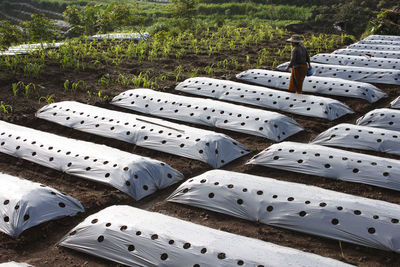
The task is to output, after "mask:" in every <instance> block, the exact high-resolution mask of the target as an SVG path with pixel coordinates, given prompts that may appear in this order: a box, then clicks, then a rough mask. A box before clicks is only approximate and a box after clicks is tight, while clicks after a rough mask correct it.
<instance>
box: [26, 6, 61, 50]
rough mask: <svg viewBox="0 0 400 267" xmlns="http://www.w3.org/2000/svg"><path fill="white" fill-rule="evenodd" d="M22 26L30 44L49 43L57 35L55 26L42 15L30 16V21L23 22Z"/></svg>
mask: <svg viewBox="0 0 400 267" xmlns="http://www.w3.org/2000/svg"><path fill="white" fill-rule="evenodd" d="M22 26H23V28H24V30H25V32H26V34H27V37H28V40H29V41H31V42H40V43H43V42H51V41H53V40H54V39H55V38H56V36H57V35H58V32H57V30H58V29H57V26H56V25H55V24H54V23H53V22H52V21H51V20H50V19H48V18H47V17H45V16H44V15H43V14H32V15H31V20H29V21H24V22H23V23H22ZM42 48H43V47H42ZM43 50H44V49H43Z"/></svg>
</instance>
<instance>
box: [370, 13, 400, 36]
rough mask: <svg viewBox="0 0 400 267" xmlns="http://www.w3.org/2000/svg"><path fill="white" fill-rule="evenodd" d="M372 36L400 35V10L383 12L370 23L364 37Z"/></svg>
mask: <svg viewBox="0 0 400 267" xmlns="http://www.w3.org/2000/svg"><path fill="white" fill-rule="evenodd" d="M370 34H387V35H400V8H399V7H398V8H397V9H393V10H389V9H384V10H382V11H381V12H380V13H379V14H378V15H377V17H376V18H375V19H373V20H371V21H370V22H369V23H368V26H367V28H366V30H365V32H364V34H363V36H368V35H370Z"/></svg>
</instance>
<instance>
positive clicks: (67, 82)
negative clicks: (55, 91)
mask: <svg viewBox="0 0 400 267" xmlns="http://www.w3.org/2000/svg"><path fill="white" fill-rule="evenodd" d="M70 84H71V83H70V81H69V80H65V82H64V92H67V91H68V90H69V86H70Z"/></svg>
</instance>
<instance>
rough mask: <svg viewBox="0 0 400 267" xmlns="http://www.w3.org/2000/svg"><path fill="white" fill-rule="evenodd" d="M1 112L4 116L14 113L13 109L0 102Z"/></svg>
mask: <svg viewBox="0 0 400 267" xmlns="http://www.w3.org/2000/svg"><path fill="white" fill-rule="evenodd" d="M0 111H1V112H2V113H4V114H8V113H11V112H13V107H12V106H11V105H7V104H5V103H4V102H3V101H0Z"/></svg>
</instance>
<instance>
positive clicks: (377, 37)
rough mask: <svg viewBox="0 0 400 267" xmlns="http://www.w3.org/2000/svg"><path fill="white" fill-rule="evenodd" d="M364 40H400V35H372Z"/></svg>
mask: <svg viewBox="0 0 400 267" xmlns="http://www.w3.org/2000/svg"><path fill="white" fill-rule="evenodd" d="M364 40H384V41H400V36H398V35H378V34H375V35H370V36H367V37H366V38H364Z"/></svg>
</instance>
